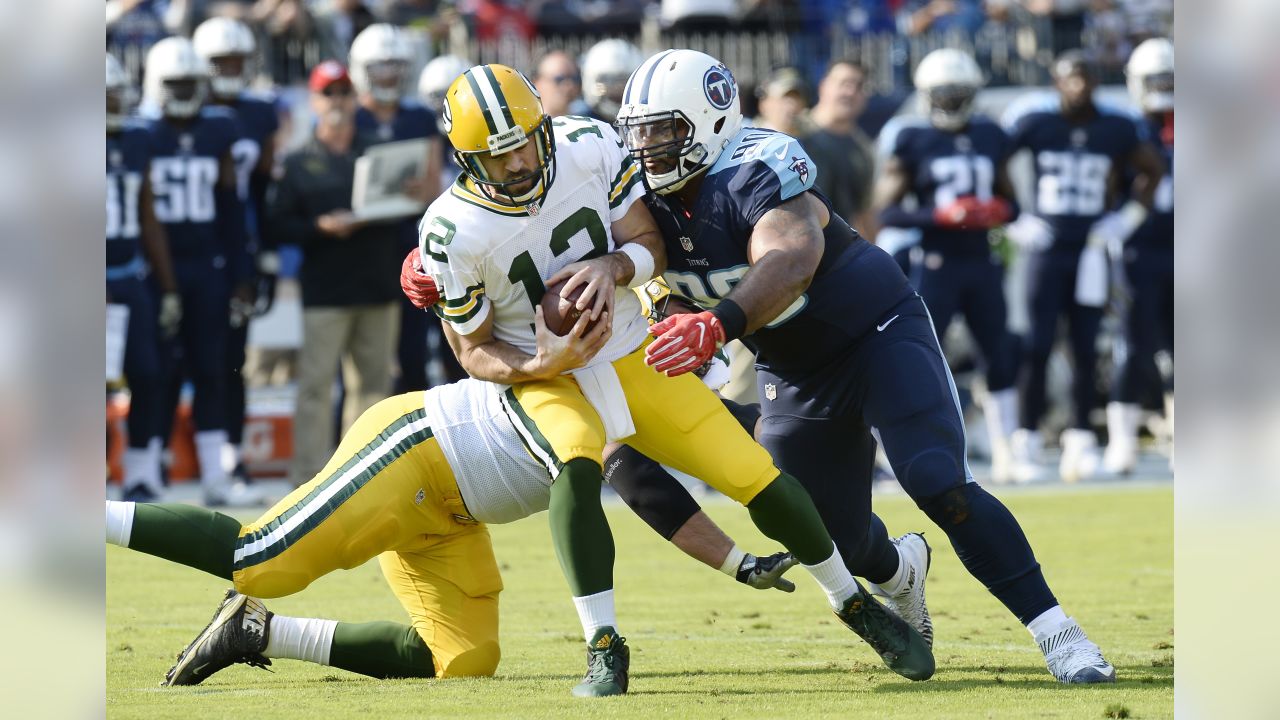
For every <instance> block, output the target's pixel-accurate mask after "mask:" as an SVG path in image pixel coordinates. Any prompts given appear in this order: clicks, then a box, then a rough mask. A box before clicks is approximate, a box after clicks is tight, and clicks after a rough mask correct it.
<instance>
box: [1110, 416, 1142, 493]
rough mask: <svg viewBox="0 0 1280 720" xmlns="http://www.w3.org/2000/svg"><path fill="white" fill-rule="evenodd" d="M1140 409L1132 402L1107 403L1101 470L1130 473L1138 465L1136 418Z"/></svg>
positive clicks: (1120, 473)
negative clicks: (1104, 445)
mask: <svg viewBox="0 0 1280 720" xmlns="http://www.w3.org/2000/svg"><path fill="white" fill-rule="evenodd" d="M1141 413H1142V410H1141V408H1139V407H1138V406H1137V405H1135V404H1132V403H1119V402H1112V403H1107V436H1108V438H1107V450H1106V452H1104V453H1103V454H1102V471H1103V472H1104V473H1106V474H1108V475H1131V474H1132V473H1133V471H1134V468H1136V467H1137V466H1138V418H1139V416H1140V415H1141Z"/></svg>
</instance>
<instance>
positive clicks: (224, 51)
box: [191, 17, 280, 482]
mask: <svg viewBox="0 0 1280 720" xmlns="http://www.w3.org/2000/svg"><path fill="white" fill-rule="evenodd" d="M191 42H192V44H193V45H195V49H196V52H197V53H198V54H199V55H200V58H201V59H202V60H204V61H205V62H206V63H208V66H209V89H210V91H211V93H210V100H211V102H212V104H214V105H217V106H220V107H225V108H227V109H229V110H231V111H232V112H234V113H235V115H236V119H237V120H238V121H239V123H240V130H241V132H242V133H243V135H242V137H240V138H239V139H238V140H236V142H235V144H234V145H232V146H231V157H232V159H233V160H234V161H235V164H236V188H237V191H238V192H239V194H240V197H241V199H243V200H244V201H245V220H246V232H247V233H248V235H247V236H246V242H245V247H244V252H242V253H237V257H236V258H234V262H235V264H236V266H237V268H238V269H237V270H236V271H235V274H236V276H237V277H238V278H241V279H242V283H241V287H240V288H239V290H240V292H239V293H238V294H233V295H232V298H231V302H232V310H231V317H230V319H231V327H230V330H229V331H228V336H227V364H226V368H225V370H226V377H227V384H226V390H227V394H226V398H227V411H226V412H227V416H226V420H227V450H228V452H227V453H226V457H225V458H224V460H225V461H224V463H223V467H224V469H225V470H227V471H228V472H230V473H231V475H232V476H233V477H234V478H235V479H236V480H237V481H238V482H247V481H248V473H247V472H246V471H245V467H244V463H243V461H242V460H241V453H240V443H241V441H242V440H243V438H244V421H245V386H244V362H245V346H246V344H247V343H248V341H249V323H248V320H249V318H250V317H251V316H254V315H260V314H262V313H265V312H267V310H269V309H270V308H271V303H272V301H273V300H274V296H275V280H276V276H277V275H278V274H279V272H280V256H279V255H278V254H277V252H276V243H275V242H274V241H273V240H272V239H271V238H270V236H268V235H267V233H266V232H265V231H264V227H263V217H264V214H265V210H264V209H265V207H266V196H267V186H268V185H269V184H270V182H271V168H272V165H273V164H274V163H275V134H276V130H278V129H279V127H280V120H279V117H278V116H277V114H276V105H275V102H274V99H273V98H271V97H266V96H261V95H257V94H252V93H250V92H249V84H250V82H251V81H252V79H253V56H254V50H255V41H254V38H253V32H252V31H251V30H250V29H249V27H248V26H247V25H245V24H244V23H242V22H240V21H239V20H234V19H232V18H227V17H214V18H210V19H208V20H206V21H204V22H203V23H201V24H200V26H199V27H197V28H196V31H195V33H194V34H193V35H192V38H191ZM244 279H251V280H252V284H251V285H248V286H246V285H245V284H244V283H243V280H244Z"/></svg>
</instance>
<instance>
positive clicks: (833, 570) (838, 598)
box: [804, 545, 858, 610]
mask: <svg viewBox="0 0 1280 720" xmlns="http://www.w3.org/2000/svg"><path fill="white" fill-rule="evenodd" d="M804 569H805V570H808V571H809V574H810V575H813V579H814V580H817V581H818V584H819V585H821V586H822V591H823V592H825V593H826V594H827V602H829V603H831V607H832V608H834V609H836V610H839V609H840V608H842V607H844V601H845V600H848V599H849V598H851V597H853V594H854V593H856V592H857V591H858V583H857V582H856V581H854V579H853V576H852V575H850V574H849V568H847V567H845V566H844V559H843V558H841V557H840V550H839V549H837V548H836V546H835V545H832V546H831V557H829V558H827V559H826V560H823V561H822V562H820V563H818V564H817V565H805V566H804Z"/></svg>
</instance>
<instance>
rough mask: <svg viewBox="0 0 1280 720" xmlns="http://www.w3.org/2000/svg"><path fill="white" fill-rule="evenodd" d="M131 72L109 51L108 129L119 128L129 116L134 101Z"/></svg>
mask: <svg viewBox="0 0 1280 720" xmlns="http://www.w3.org/2000/svg"><path fill="white" fill-rule="evenodd" d="M131 85H132V83H131V82H130V79H129V73H127V72H125V69H124V66H123V65H121V64H120V61H119V60H117V59H116V58H115V56H114V55H112V54H111V53H107V130H119V129H120V128H121V127H122V126H123V125H124V121H125V118H127V117H129V103H130V102H131V101H132V97H130V96H131V94H132V93H131V91H132V89H133V88H132V87H131Z"/></svg>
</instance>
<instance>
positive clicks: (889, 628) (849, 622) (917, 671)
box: [836, 585, 934, 680]
mask: <svg viewBox="0 0 1280 720" xmlns="http://www.w3.org/2000/svg"><path fill="white" fill-rule="evenodd" d="M836 617H838V618H840V622H842V623H844V624H845V627H847V628H849V629H850V630H852V631H854V632H855V633H857V634H858V637H860V638H862V639H863V640H865V641H867V644H868V645H870V646H871V649H872V650H875V651H876V654H877V655H879V656H880V659H881V660H882V661H884V664H885V665H886V666H887V667H888V668H889V669H890V670H892V671H894V672H896V673H898V674H899V675H901V676H902V677H904V678H907V679H908V680H928V679H929V678H931V677H933V671H934V662H933V651H932V650H931V649H930V648H929V644H928V643H927V642H925V639H924V637H923V636H921V635H920V633H918V632H916V630H915V629H914V628H912V627H911V626H910V625H909V624H907V621H906V620H903V619H902V618H900V617H898V616H897V615H895V614H893V613H892V612H890V611H889V609H888V608H886V607H885V606H884V605H881V604H880V603H879V601H877V600H876V599H875V598H874V597H872V595H871V593H869V592H867V591H866V590H865V589H863V587H862V586H861V585H858V592H856V593H854V594H853V597H851V598H849V599H848V600H846V601H845V604H844V607H842V608H840V610H838V611H836Z"/></svg>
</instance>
